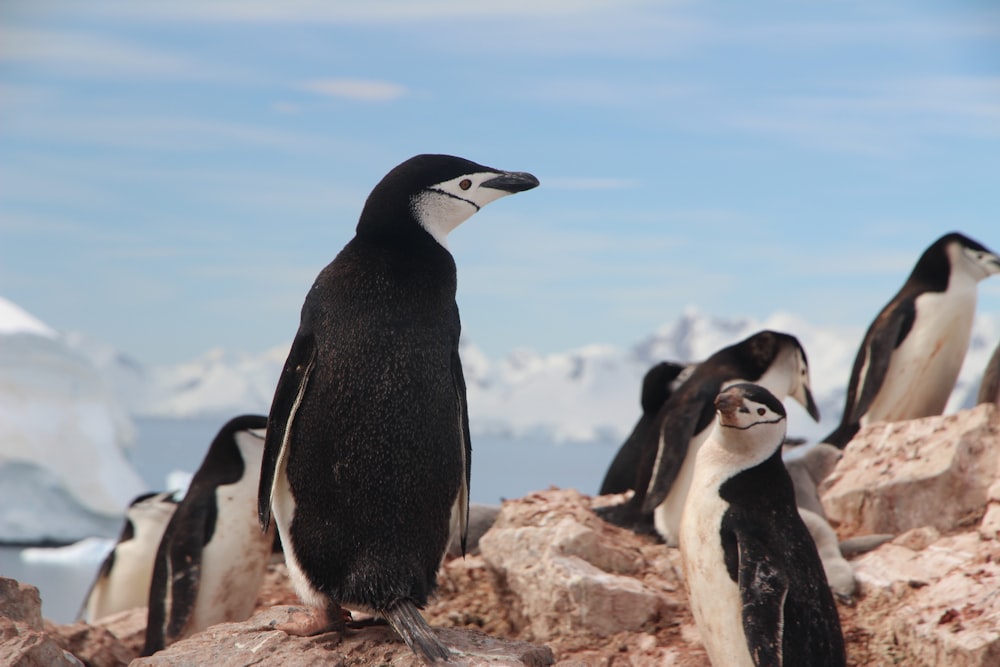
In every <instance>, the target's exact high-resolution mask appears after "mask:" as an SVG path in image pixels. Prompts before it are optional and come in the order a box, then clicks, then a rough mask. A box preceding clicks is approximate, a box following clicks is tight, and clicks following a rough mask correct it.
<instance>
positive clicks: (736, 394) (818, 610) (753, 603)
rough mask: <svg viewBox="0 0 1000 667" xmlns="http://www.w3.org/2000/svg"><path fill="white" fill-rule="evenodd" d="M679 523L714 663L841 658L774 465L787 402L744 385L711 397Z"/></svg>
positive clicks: (821, 587)
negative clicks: (711, 411) (711, 413)
mask: <svg viewBox="0 0 1000 667" xmlns="http://www.w3.org/2000/svg"><path fill="white" fill-rule="evenodd" d="M714 403H715V408H716V410H717V411H718V419H717V421H716V423H715V425H714V426H713V430H712V432H711V435H710V436H709V437H708V439H707V440H706V441H705V443H704V445H703V446H702V447H701V449H700V450H699V452H698V456H697V462H696V464H695V469H694V474H693V475H692V479H691V490H690V493H689V494H688V497H687V503H686V506H685V509H684V518H683V520H682V522H681V526H680V550H681V557H682V560H683V563H684V572H685V577H686V580H687V585H688V592H689V595H690V597H691V611H692V613H693V615H694V619H695V622H696V624H697V626H698V631H699V634H700V635H701V639H702V642H703V643H704V645H705V649H706V650H707V651H708V656H709V658H710V660H711V661H712V664H713V665H719V666H721V665H725V666H726V667H762V666H763V665H767V666H769V667H777V666H781V665H810V666H811V667H835V666H836V667H842V666H843V665H845V664H846V655H845V650H844V637H843V634H842V632H841V628H840V619H839V616H838V614H837V606H836V603H835V602H834V599H833V595H832V594H831V592H830V588H829V586H828V585H827V579H826V575H825V573H824V570H823V564H822V562H821V561H820V557H819V555H818V554H817V552H816V545H815V544H814V542H813V538H812V537H811V536H810V534H809V531H808V530H807V529H806V526H805V524H804V523H803V521H802V518H801V517H800V515H799V512H798V510H797V509H796V507H795V493H794V491H793V489H792V481H791V479H790V478H789V476H788V472H787V471H786V470H785V466H784V464H783V463H782V461H781V443H782V439H783V438H784V435H785V424H786V415H785V408H784V406H783V405H782V404H781V401H779V400H778V399H777V398H776V397H775V396H774V395H773V394H772V393H771V392H769V391H767V390H766V389H764V388H763V387H761V386H759V385H754V384H747V383H741V384H737V385H733V386H730V387H729V388H727V389H725V390H724V391H723V392H721V393H720V394H719V395H718V397H717V398H716V399H715V401H714Z"/></svg>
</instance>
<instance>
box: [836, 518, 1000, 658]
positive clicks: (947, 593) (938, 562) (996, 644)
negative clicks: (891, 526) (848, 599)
mask: <svg viewBox="0 0 1000 667" xmlns="http://www.w3.org/2000/svg"><path fill="white" fill-rule="evenodd" d="M998 563H1000V543H998V542H997V541H996V540H983V539H981V538H980V537H979V535H978V534H977V532H976V531H968V532H965V533H960V534H957V535H951V536H944V537H942V536H940V535H939V534H938V533H937V531H936V530H934V529H927V528H921V529H915V530H913V531H910V532H908V533H906V534H904V535H901V536H900V537H899V538H897V539H896V540H893V541H892V542H890V543H888V544H885V545H883V546H882V547H880V548H878V549H877V550H875V551H873V552H871V553H869V554H866V555H865V556H862V557H861V558H859V559H857V560H856V561H855V563H854V567H855V573H856V575H857V579H858V582H859V584H860V586H861V591H862V595H863V600H862V602H861V604H859V606H858V615H859V617H861V618H863V619H864V621H863V622H864V624H865V626H866V629H867V631H868V632H869V633H870V634H871V637H872V640H871V641H872V643H874V644H876V645H880V646H882V647H884V653H885V655H888V654H889V653H890V652H891V653H892V654H893V657H894V659H895V660H896V662H894V663H887V664H906V665H948V666H949V667H992V666H994V665H998V664H1000V595H997V591H998V590H1000V564H998Z"/></svg>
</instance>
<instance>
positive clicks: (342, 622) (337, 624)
mask: <svg viewBox="0 0 1000 667" xmlns="http://www.w3.org/2000/svg"><path fill="white" fill-rule="evenodd" d="M350 617H351V614H350V612H349V611H347V610H346V609H344V608H343V607H341V606H340V605H338V604H331V605H330V606H329V607H328V608H326V609H320V608H318V607H308V608H303V609H302V610H301V611H299V610H296V611H295V612H294V613H292V614H291V620H289V621H287V622H285V623H280V624H278V625H276V626H275V627H274V629H275V630H281V631H282V632H284V633H286V634H289V635H295V636H296V637H311V636H313V635H322V634H325V633H327V632H340V633H342V632H343V631H344V630H346V629H347V621H348V620H350Z"/></svg>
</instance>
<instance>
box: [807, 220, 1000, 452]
mask: <svg viewBox="0 0 1000 667" xmlns="http://www.w3.org/2000/svg"><path fill="white" fill-rule="evenodd" d="M996 273H1000V257H998V256H997V255H996V253H994V252H992V251H990V250H987V249H986V248H985V247H983V246H982V245H981V244H979V243H978V242H976V241H973V240H972V239H970V238H968V237H967V236H963V235H962V234H958V233H954V232H953V233H950V234H946V235H944V236H942V237H941V238H939V239H938V240H937V241H935V242H934V243H933V244H931V246H930V247H929V248H927V250H925V251H924V253H923V254H922V255H921V256H920V259H919V260H917V264H916V266H915V267H914V268H913V271H912V273H910V277H909V278H907V280H906V282H905V283H904V284H903V287H902V288H901V289H900V290H899V292H897V293H896V296H894V297H893V298H892V300H891V301H889V303H888V304H886V306H885V307H884V308H883V309H882V311H881V312H880V313H879V314H878V317H876V318H875V321H874V322H872V323H871V326H869V327H868V331H867V333H865V337H864V339H863V340H862V341H861V346H860V348H859V349H858V354H857V356H856V357H855V359H854V367H853V368H852V370H851V379H850V381H849V382H848V385H847V400H846V402H845V405H844V413H843V416H842V417H841V421H840V425H839V426H837V428H836V429H835V430H834V431H833V432H832V433H830V435H828V436H826V438H824V442H827V443H829V444H831V445H834V446H835V447H839V448H841V449H843V448H844V447H845V446H846V445H847V443H848V442H850V440H851V438H853V437H854V436H855V434H857V432H858V431H859V430H860V429H861V427H862V426H865V425H867V424H872V423H875V422H891V421H902V420H905V419H917V418H919V417H928V416H931V415H939V414H941V413H942V412H943V411H944V408H945V405H947V403H948V397H949V396H951V392H952V389H954V387H955V380H956V379H957V378H958V373H959V371H961V369H962V362H963V361H964V359H965V353H966V352H967V351H968V349H969V338H970V337H971V335H972V319H973V316H974V315H975V312H976V291H977V290H976V287H977V284H978V283H979V281H981V280H983V279H984V278H987V277H989V276H991V275H993V274H996Z"/></svg>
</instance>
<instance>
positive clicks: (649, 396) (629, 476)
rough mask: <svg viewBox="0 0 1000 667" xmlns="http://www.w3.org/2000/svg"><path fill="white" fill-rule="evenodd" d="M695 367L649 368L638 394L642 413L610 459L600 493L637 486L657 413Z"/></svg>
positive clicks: (672, 364) (663, 363)
mask: <svg viewBox="0 0 1000 667" xmlns="http://www.w3.org/2000/svg"><path fill="white" fill-rule="evenodd" d="M693 370H694V366H693V365H692V364H679V363H675V362H672V361H661V362H660V363H658V364H656V365H654V366H653V367H652V368H650V369H649V370H648V371H646V375H645V376H644V377H643V379H642V390H641V391H640V394H639V405H640V407H641V408H642V415H641V416H640V417H639V421H637V422H636V424H635V427H634V428H633V429H632V433H630V434H629V436H628V437H627V438H626V439H625V442H623V443H622V446H621V447H620V448H619V449H618V453H617V454H615V458H614V459H613V460H612V461H611V465H610V466H609V467H608V471H607V472H606V473H605V475H604V481H603V482H601V490H600V492H599V494H600V495H602V496H605V495H608V494H612V493H625V492H626V491H630V490H632V489H634V488H635V485H636V483H637V482H636V474H637V473H638V470H639V467H640V459H641V458H642V453H643V449H644V448H643V445H644V444H645V442H646V441H647V440H649V437H650V436H649V434H650V429H651V428H653V427H654V426H655V421H654V420H655V418H656V413H658V412H659V411H660V408H662V407H663V404H664V403H666V402H667V399H668V398H670V395H671V394H672V393H673V392H674V391H675V390H676V389H677V388H678V387H679V386H680V385H682V384H683V383H684V380H685V379H687V377H688V376H689V375H690V374H691V372H692V371H693ZM647 451H648V450H647ZM643 467H644V469H646V470H651V469H652V467H653V466H652V461H649V463H648V465H646V466H643ZM638 483H639V484H640V485H645V484H648V483H649V479H648V478H647V479H646V480H645V481H643V480H639V482H638Z"/></svg>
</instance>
